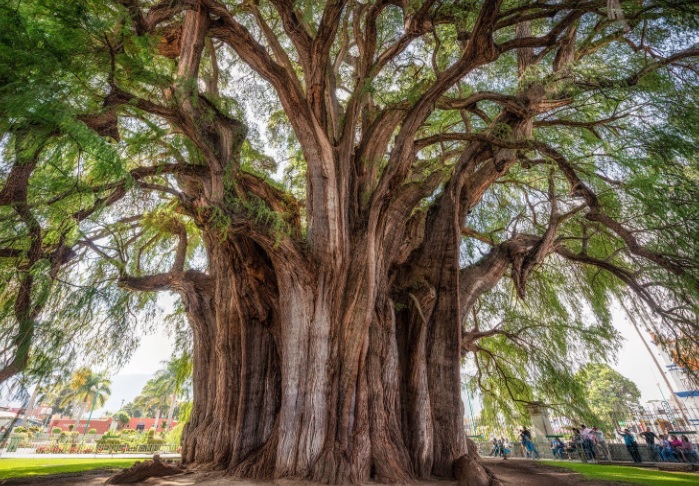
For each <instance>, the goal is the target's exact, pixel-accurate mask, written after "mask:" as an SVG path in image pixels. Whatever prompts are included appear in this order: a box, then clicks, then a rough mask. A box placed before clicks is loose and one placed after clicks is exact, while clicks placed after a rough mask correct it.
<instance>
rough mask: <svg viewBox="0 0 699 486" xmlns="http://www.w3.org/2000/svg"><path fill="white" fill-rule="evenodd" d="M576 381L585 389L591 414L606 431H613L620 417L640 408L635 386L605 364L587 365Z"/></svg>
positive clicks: (637, 390) (638, 394) (638, 395)
mask: <svg viewBox="0 0 699 486" xmlns="http://www.w3.org/2000/svg"><path fill="white" fill-rule="evenodd" d="M576 379H577V380H578V381H579V382H580V383H581V384H582V385H583V386H584V387H585V390H586V395H587V401H588V403H589V405H590V408H591V409H592V412H593V413H594V414H595V415H596V416H597V417H599V418H600V419H601V420H602V424H604V425H605V426H606V427H607V429H608V430H613V429H614V427H615V426H616V425H617V421H618V420H619V418H620V417H625V416H629V415H630V414H631V413H633V412H634V411H635V410H638V409H639V408H641V405H640V403H639V400H640V398H641V392H640V390H639V389H638V387H637V386H636V384H635V383H634V382H633V381H631V380H629V379H628V378H626V377H624V376H623V375H622V374H621V373H619V372H618V371H616V370H613V369H612V368H610V367H609V366H608V365H606V364H599V363H590V364H587V365H586V366H585V367H583V368H582V369H581V370H580V371H578V373H577V375H576Z"/></svg>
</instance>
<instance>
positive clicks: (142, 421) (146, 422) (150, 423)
mask: <svg viewBox="0 0 699 486" xmlns="http://www.w3.org/2000/svg"><path fill="white" fill-rule="evenodd" d="M165 422H167V417H160V419H158V428H157V429H156V430H157V431H158V432H160V431H161V430H165V427H163V424H164V423H165ZM175 425H177V420H173V421H172V423H171V424H170V428H172V427H174V426H175ZM139 426H141V427H139ZM153 427H155V419H154V418H150V417H138V418H136V417H134V418H132V419H131V420H129V423H128V424H126V425H125V426H124V427H123V428H122V430H123V429H132V430H139V429H141V430H150V429H152V428H153Z"/></svg>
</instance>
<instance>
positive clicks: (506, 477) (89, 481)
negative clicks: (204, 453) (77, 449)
mask: <svg viewBox="0 0 699 486" xmlns="http://www.w3.org/2000/svg"><path fill="white" fill-rule="evenodd" d="M485 464H486V465H487V466H488V467H489V468H491V469H492V470H493V472H495V474H496V475H497V476H498V477H499V478H500V480H501V481H502V482H503V484H505V485H507V486H509V485H512V486H613V485H619V484H620V483H613V482H608V481H593V480H587V479H584V478H582V476H580V475H579V474H576V473H574V472H571V471H565V470H562V469H558V468H552V467H547V466H543V465H540V464H538V463H534V462H531V461H517V460H509V461H502V460H487V459H486V460H485ZM109 476H110V473H107V472H105V471H98V472H91V473H83V474H63V475H51V476H42V477H37V478H33V479H27V478H25V479H22V480H6V481H2V482H0V484H3V485H8V486H11V485H17V486H19V485H29V484H31V485H37V486H70V485H81V486H98V485H102V484H104V482H105V481H106V480H107V478H109ZM137 484H139V485H149V486H191V485H195V484H196V485H201V486H265V485H266V486H272V485H274V486H311V485H313V486H316V485H315V483H309V482H306V481H288V480H278V481H272V482H269V481H250V480H240V479H233V478H229V477H225V476H221V475H220V474H218V473H216V474H205V473H187V474H180V475H178V476H172V477H170V478H162V479H155V478H152V479H149V480H147V481H144V482H141V483H137ZM456 484H457V483H456V482H455V481H429V482H424V481H420V482H415V483H411V486H456Z"/></svg>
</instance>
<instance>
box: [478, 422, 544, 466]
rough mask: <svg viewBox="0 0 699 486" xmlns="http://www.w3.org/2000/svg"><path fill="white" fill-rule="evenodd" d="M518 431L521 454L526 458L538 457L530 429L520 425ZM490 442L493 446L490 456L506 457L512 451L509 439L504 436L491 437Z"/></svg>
mask: <svg viewBox="0 0 699 486" xmlns="http://www.w3.org/2000/svg"><path fill="white" fill-rule="evenodd" d="M518 433H519V435H518V438H519V443H520V444H521V445H522V455H523V456H524V457H527V458H534V459H540V455H539V451H537V450H536V446H535V445H534V441H533V440H532V433H531V431H530V430H529V429H527V428H526V427H522V428H521V429H519V431H518ZM490 443H491V444H492V446H493V448H492V449H491V451H490V455H491V456H492V457H502V458H503V459H507V458H508V456H509V455H510V454H511V453H512V444H511V443H510V439H508V438H506V437H500V438H499V439H498V438H497V437H493V440H491V441H490Z"/></svg>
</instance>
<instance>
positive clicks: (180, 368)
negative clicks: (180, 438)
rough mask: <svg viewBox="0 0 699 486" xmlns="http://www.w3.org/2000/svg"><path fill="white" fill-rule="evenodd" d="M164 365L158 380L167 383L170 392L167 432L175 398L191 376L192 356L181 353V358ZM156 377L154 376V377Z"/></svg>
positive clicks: (170, 422)
mask: <svg viewBox="0 0 699 486" xmlns="http://www.w3.org/2000/svg"><path fill="white" fill-rule="evenodd" d="M164 364H165V365H166V367H165V370H161V371H160V373H161V377H159V378H158V379H163V380H164V381H167V382H169V384H170V386H169V390H172V394H171V396H170V410H168V414H167V423H166V425H165V431H166V432H167V431H168V430H170V425H171V424H172V416H173V415H174V413H175V406H176V405H177V398H178V397H179V396H180V395H181V394H182V392H183V391H184V390H185V388H186V386H185V385H186V383H187V382H188V380H189V379H190V378H191V376H192V367H193V362H192V356H191V355H190V354H188V353H183V354H182V356H180V357H178V358H172V359H171V360H170V361H167V362H165V363H164ZM157 376H158V375H157V374H156V377H157Z"/></svg>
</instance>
